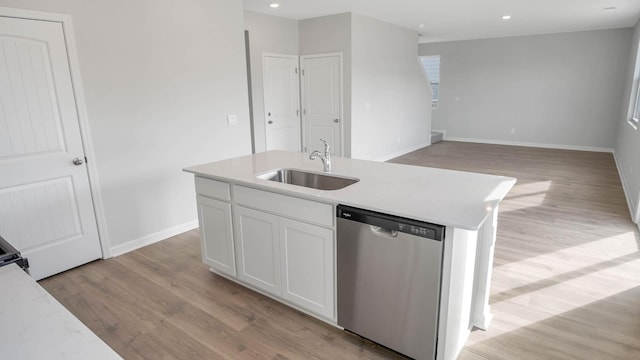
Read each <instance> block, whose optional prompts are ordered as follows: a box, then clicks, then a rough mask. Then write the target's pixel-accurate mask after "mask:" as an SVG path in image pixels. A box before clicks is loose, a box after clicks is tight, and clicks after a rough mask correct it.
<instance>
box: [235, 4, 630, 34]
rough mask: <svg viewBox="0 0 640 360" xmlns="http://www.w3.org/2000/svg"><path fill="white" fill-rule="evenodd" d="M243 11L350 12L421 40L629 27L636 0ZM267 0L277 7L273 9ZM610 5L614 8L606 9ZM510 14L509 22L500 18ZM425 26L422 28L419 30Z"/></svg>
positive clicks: (257, 7)
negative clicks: (417, 35)
mask: <svg viewBox="0 0 640 360" xmlns="http://www.w3.org/2000/svg"><path fill="white" fill-rule="evenodd" d="M243 2H244V9H245V10H250V11H256V12H260V13H265V14H270V15H275V16H281V17H285V18H290V19H296V20H302V19H308V18H313V17H318V16H324V15H332V14H338V13H343V12H354V13H358V14H362V15H366V16H370V17H373V18H376V19H379V20H383V21H386V22H389V23H392V24H396V25H399V26H402V27H405V28H409V29H413V30H415V31H417V32H419V33H420V34H421V36H420V42H436V41H452V40H469V39H484V38H495V37H507V36H518V35H533V34H548V33H558V32H569V31H582V30H595V29H614V28H624V27H632V26H634V25H635V24H636V22H637V21H638V18H639V17H640V0H243ZM270 2H278V3H279V4H280V7H279V8H277V9H272V8H270V7H269V3H270ZM610 7H614V8H615V9H614V10H604V9H606V8H610ZM503 15H511V19H510V20H506V21H505V20H502V16H503ZM420 24H423V25H424V27H422V28H419V25H420Z"/></svg>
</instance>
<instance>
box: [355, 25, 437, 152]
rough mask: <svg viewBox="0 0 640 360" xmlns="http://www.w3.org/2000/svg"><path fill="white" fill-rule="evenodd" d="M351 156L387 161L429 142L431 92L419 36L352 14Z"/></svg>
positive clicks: (406, 30)
mask: <svg viewBox="0 0 640 360" xmlns="http://www.w3.org/2000/svg"><path fill="white" fill-rule="evenodd" d="M351 34H352V39H351V43H352V64H351V72H352V89H351V98H352V113H351V130H352V139H351V156H352V157H353V158H358V159H369V160H386V159H389V158H392V157H394V156H398V155H402V154H404V153H406V152H408V151H411V150H415V149H418V148H420V147H424V146H427V145H429V139H430V136H429V131H430V128H431V124H430V123H431V91H430V89H429V85H428V84H427V81H426V79H425V77H424V75H423V71H422V70H421V68H420V65H419V63H418V34H417V33H416V32H415V31H411V30H408V29H404V28H401V27H398V26H395V25H392V24H389V23H385V22H382V21H379V20H376V19H373V18H369V17H366V16H362V15H358V14H353V16H352V24H351Z"/></svg>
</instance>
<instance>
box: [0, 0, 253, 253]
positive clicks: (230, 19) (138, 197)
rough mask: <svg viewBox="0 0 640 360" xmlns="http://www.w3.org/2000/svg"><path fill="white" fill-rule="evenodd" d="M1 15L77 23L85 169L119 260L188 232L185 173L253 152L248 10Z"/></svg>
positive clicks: (80, 4)
mask: <svg viewBox="0 0 640 360" xmlns="http://www.w3.org/2000/svg"><path fill="white" fill-rule="evenodd" d="M0 6H4V7H16V8H26V9H32V10H40V11H51V12H58V13H66V14H70V15H71V16H72V20H73V25H74V27H75V39H76V43H77V48H78V56H79V62H80V72H81V75H82V83H83V88H84V92H85V95H86V102H87V104H86V105H87V109H88V117H89V119H88V120H89V124H90V128H91V138H92V141H93V145H94V150H95V155H96V158H95V159H89V161H94V162H95V163H96V165H97V169H98V174H99V181H100V187H101V193H102V196H103V199H104V212H105V216H106V222H107V224H106V225H107V229H108V240H109V242H110V243H111V245H112V246H113V247H116V248H118V249H120V250H123V249H126V248H127V247H129V246H131V244H134V245H135V244H141V243H143V242H145V241H151V240H158V239H160V238H162V237H165V236H167V235H170V234H171V233H172V232H176V231H182V230H184V229H185V227H189V226H193V225H194V220H196V218H197V215H196V204H195V195H194V189H193V179H192V176H191V175H189V174H186V173H183V172H182V171H181V169H182V168H184V167H186V166H189V165H194V164H198V163H203V162H209V161H214V160H219V159H223V158H229V157H234V156H238V155H242V154H247V153H249V152H250V149H251V148H250V136H249V112H248V101H247V94H248V92H247V81H246V69H245V56H244V40H243V37H244V35H243V31H244V29H243V10H242V2H239V1H227V0H183V1H172V0H136V1H128V0H110V1H86V0H56V1H50V0H0ZM227 114H237V115H238V125H237V126H235V127H228V126H227V124H226V116H227ZM103 235H104V234H103ZM116 252H118V251H116Z"/></svg>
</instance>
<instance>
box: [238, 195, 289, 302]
mask: <svg viewBox="0 0 640 360" xmlns="http://www.w3.org/2000/svg"><path fill="white" fill-rule="evenodd" d="M235 223H236V244H237V245H238V249H237V250H238V278H240V279H241V280H243V281H245V282H247V283H249V284H251V285H253V286H255V287H257V288H259V289H262V290H265V291H267V292H269V293H271V294H274V295H280V246H279V245H280V244H279V243H280V241H279V235H278V217H277V216H275V215H271V214H267V213H264V212H262V211H256V210H253V209H248V208H245V207H242V206H236V207H235Z"/></svg>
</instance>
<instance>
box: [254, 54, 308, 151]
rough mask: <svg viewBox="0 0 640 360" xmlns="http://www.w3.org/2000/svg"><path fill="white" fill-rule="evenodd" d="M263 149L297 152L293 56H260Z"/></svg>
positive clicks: (296, 79) (297, 83)
mask: <svg viewBox="0 0 640 360" xmlns="http://www.w3.org/2000/svg"><path fill="white" fill-rule="evenodd" d="M262 74H263V86H264V115H265V136H266V139H265V140H266V149H267V150H289V151H300V148H301V146H300V141H301V140H300V115H299V114H300V107H299V104H300V90H299V89H300V81H299V75H298V57H297V56H286V55H283V56H266V55H265V56H264V57H263V58H262Z"/></svg>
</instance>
